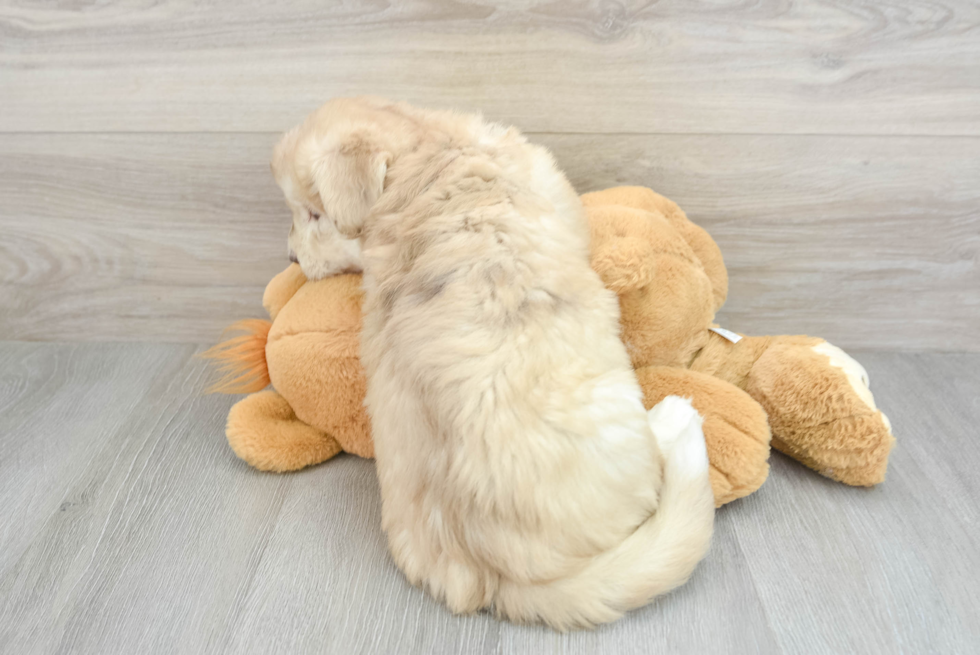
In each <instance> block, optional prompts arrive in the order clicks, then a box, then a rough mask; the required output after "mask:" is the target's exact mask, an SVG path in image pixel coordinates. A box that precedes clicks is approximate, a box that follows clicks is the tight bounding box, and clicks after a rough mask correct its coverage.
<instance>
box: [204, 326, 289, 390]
mask: <svg viewBox="0 0 980 655" xmlns="http://www.w3.org/2000/svg"><path fill="white" fill-rule="evenodd" d="M270 328H272V323H270V322H269V321H265V320H262V319H257V318H253V319H247V320H244V321H238V322H237V323H233V324H231V325H229V326H228V327H227V329H225V334H227V333H229V332H241V333H242V334H239V335H238V336H237V337H232V338H230V339H226V340H224V341H222V342H221V343H219V344H217V345H215V346H212V347H211V348H209V349H208V350H206V351H204V352H203V353H201V355H200V356H201V357H203V358H205V359H209V360H211V362H212V364H213V366H214V369H215V371H216V373H217V374H218V376H219V377H218V380H217V381H216V382H215V383H214V384H212V385H211V386H210V387H208V388H207V389H206V391H205V392H206V393H254V392H256V391H261V390H262V389H265V388H266V387H267V386H269V366H268V364H267V363H266V360H265V344H266V342H267V341H268V340H269V329H270Z"/></svg>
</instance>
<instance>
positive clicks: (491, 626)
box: [0, 342, 980, 655]
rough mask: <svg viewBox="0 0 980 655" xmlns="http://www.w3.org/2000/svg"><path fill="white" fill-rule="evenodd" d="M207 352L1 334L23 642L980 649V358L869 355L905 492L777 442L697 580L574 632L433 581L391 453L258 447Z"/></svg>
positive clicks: (2, 446)
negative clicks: (377, 461) (394, 503)
mask: <svg viewBox="0 0 980 655" xmlns="http://www.w3.org/2000/svg"><path fill="white" fill-rule="evenodd" d="M199 350H200V348H198V347H196V346H194V345H151V344H115V345H108V344H70V345H69V344H28V343H17V342H8V343H2V344H0V652H3V653H12V654H13V653H16V654H18V655H20V654H28V653H68V652H78V653H137V652H139V653H175V652H177V653H205V652H207V653H211V652H217V653H224V652H227V653H242V652H250V653H303V652H328V653H394V652H399V653H407V652H412V653H545V652H556V653H558V652H560V653H596V652H608V653H622V654H629V653H651V652H656V653H672V652H688V653H690V652H718V653H725V652H728V653H752V652H762V653H807V654H812V653H844V652H853V653H916V654H919V653H969V652H978V650H980V627H978V622H977V620H976V617H977V616H980V521H978V518H980V516H978V509H977V500H978V498H980V476H978V475H977V470H978V468H980V442H978V430H977V424H978V422H980V377H978V375H977V371H978V370H980V355H977V354H973V355H958V354H918V355H916V354H888V353H857V354H858V356H859V358H860V359H861V361H862V362H863V363H864V364H865V365H866V367H867V368H868V370H869V372H870V373H871V377H872V380H873V383H874V390H875V391H876V397H877V399H878V401H879V403H880V405H881V406H882V407H883V409H884V410H885V411H886V412H887V413H888V414H889V415H890V416H891V418H892V421H893V423H894V425H895V428H896V435H897V438H898V446H897V447H896V449H895V452H894V455H893V457H892V463H891V468H890V471H889V475H888V480H887V481H886V482H885V483H884V484H883V485H881V486H880V487H878V488H875V489H871V490H865V489H852V488H848V487H844V486H841V485H839V484H836V483H833V482H830V481H828V480H826V479H823V478H821V477H819V476H817V475H815V474H813V473H811V472H809V471H807V470H805V469H803V468H801V467H800V466H798V465H796V464H795V463H793V462H791V461H789V460H787V459H785V458H783V457H781V456H779V455H777V454H774V455H773V462H772V463H773V466H772V474H771V476H770V479H769V481H768V482H767V483H766V484H765V485H764V486H763V487H762V489H761V490H760V491H759V492H757V493H756V494H754V495H753V496H751V497H749V498H747V499H744V500H742V501H739V502H736V503H734V504H733V505H731V506H729V507H727V508H725V509H723V510H721V511H720V512H719V513H718V519H717V530H716V536H715V539H714V543H713V546H712V550H711V553H710V555H709V556H708V558H707V559H706V560H705V562H704V563H703V564H702V565H701V566H700V567H699V568H698V570H697V572H696V573H695V575H694V577H693V579H692V580H691V582H690V583H689V584H687V585H686V586H684V587H682V588H681V589H679V590H678V591H676V592H674V593H672V594H670V595H668V596H666V597H663V598H661V599H659V600H658V601H657V602H656V603H654V604H653V605H651V606H649V607H646V608H644V609H641V610H638V611H635V612H633V613H631V614H629V615H628V616H627V617H625V618H624V619H623V620H621V621H619V622H618V623H615V624H613V625H610V626H606V627H603V628H601V629H599V630H597V631H595V632H579V633H571V634H565V635H559V634H556V633H553V632H551V631H549V630H547V629H544V628H540V627H517V626H513V625H510V624H504V623H498V622H497V621H495V620H494V619H492V618H491V617H489V616H487V615H477V616H468V617H458V616H452V615H450V614H449V613H448V612H446V611H445V610H444V609H443V608H442V607H441V606H439V605H437V604H436V603H434V602H433V601H432V600H431V599H430V598H428V597H427V596H426V595H424V594H423V593H422V592H420V591H418V590H416V589H414V588H412V587H410V586H409V585H408V584H407V583H406V582H405V581H404V579H403V578H402V577H401V576H400V575H399V573H398V571H397V570H396V569H395V568H394V566H393V564H392V563H391V561H390V560H389V558H388V555H387V553H386V550H385V546H384V541H383V537H382V534H381V532H380V530H379V525H378V524H379V498H378V490H377V486H376V482H375V478H374V469H373V466H372V463H371V462H370V461H364V460H359V459H356V458H353V457H342V458H339V459H337V460H335V461H333V462H329V463H327V464H325V465H323V466H320V467H317V468H314V469H311V470H307V471H303V472H301V473H296V474H291V475H285V476H279V475H270V474H262V473H258V472H256V471H254V470H251V469H249V468H248V467H247V466H245V465H244V464H242V463H241V462H240V461H238V460H237V459H236V458H235V457H234V455H233V454H232V453H231V451H230V450H229V449H228V448H227V446H226V444H225V442H224V437H223V426H224V418H225V414H226V412H227V410H228V408H229V406H230V405H231V404H232V403H233V402H234V398H229V397H221V396H202V395H201V390H202V387H203V385H204V383H205V382H206V372H205V369H204V366H203V364H202V362H201V361H200V360H197V359H194V358H193V355H194V353H195V352H197V351H199Z"/></svg>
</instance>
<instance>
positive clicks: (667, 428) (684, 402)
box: [647, 396, 704, 457]
mask: <svg viewBox="0 0 980 655" xmlns="http://www.w3.org/2000/svg"><path fill="white" fill-rule="evenodd" d="M647 418H648V420H649V421H650V429H651V430H653V435H654V436H655V437H656V438H657V445H658V446H660V452H661V453H662V454H663V455H664V457H667V456H669V455H670V454H671V453H672V452H673V451H674V449H675V448H677V447H679V446H681V445H682V444H683V443H684V442H685V441H689V440H691V438H692V437H691V434H692V432H693V433H694V434H695V436H700V439H701V447H702V448H704V435H703V434H702V432H701V423H702V419H701V415H700V414H698V411H697V410H696V409H694V407H693V406H692V405H691V401H690V400H688V399H687V398H681V397H680V396H667V397H666V398H664V399H663V400H661V401H660V402H659V403H657V404H656V405H654V406H653V407H652V408H651V409H650V411H649V412H648V413H647Z"/></svg>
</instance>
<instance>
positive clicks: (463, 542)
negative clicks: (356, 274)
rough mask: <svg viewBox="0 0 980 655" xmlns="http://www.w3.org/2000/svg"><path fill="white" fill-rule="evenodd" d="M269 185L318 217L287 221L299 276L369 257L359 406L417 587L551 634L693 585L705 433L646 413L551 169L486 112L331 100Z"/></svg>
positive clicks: (575, 212)
mask: <svg viewBox="0 0 980 655" xmlns="http://www.w3.org/2000/svg"><path fill="white" fill-rule="evenodd" d="M273 168H274V171H275V173H276V178H277V180H279V183H280V185H281V186H282V188H283V190H284V192H285V193H286V195H287V201H288V202H289V203H290V205H291V206H292V207H293V208H294V210H295V208H296V207H305V208H306V209H307V210H310V211H314V212H317V213H321V212H322V215H321V217H320V218H319V219H312V218H311V217H310V216H308V215H306V214H304V213H303V212H302V211H299V210H295V211H294V233H293V236H292V237H291V241H290V243H291V244H293V242H294V240H295V241H297V243H306V244H307V245H308V247H304V248H303V249H302V250H300V249H299V248H295V249H294V250H295V252H296V255H297V257H298V259H299V263H300V265H301V266H302V267H303V270H304V272H306V273H307V275H308V276H311V277H314V278H315V277H317V276H318V275H319V276H323V275H326V274H330V273H331V272H335V271H337V270H342V269H344V268H345V267H350V266H351V263H350V262H349V261H346V260H345V261H343V262H337V261H333V260H332V259H331V258H332V257H334V256H335V253H337V252H338V251H340V250H342V251H343V252H345V253H349V252H353V251H352V250H349V249H346V250H345V249H344V247H342V246H338V245H337V244H336V243H334V242H335V241H336V240H339V239H345V240H357V241H358V242H359V244H360V247H361V249H360V253H361V254H362V256H363V261H362V262H359V264H360V265H362V266H363V269H364V286H365V294H366V295H365V303H364V328H363V332H362V351H361V356H362V362H363V364H364V366H365V370H366V373H367V379H368V385H367V387H368V388H367V396H366V401H365V402H366V405H367V408H368V412H369V414H370V417H371V423H372V433H373V434H372V436H373V439H374V444H375V455H376V458H377V469H378V477H379V480H380V484H381V493H382V499H383V515H382V516H383V526H384V529H385V530H386V532H387V534H388V540H389V546H390V549H391V553H392V556H393V557H394V560H395V562H396V563H397V564H398V566H399V567H400V568H401V569H402V571H404V573H405V574H406V576H407V577H408V578H409V580H411V581H412V582H413V583H416V584H421V585H424V586H425V587H426V588H427V589H428V590H429V591H430V592H431V593H432V594H433V595H435V596H436V597H438V598H440V599H442V600H444V601H445V602H446V603H447V604H448V605H449V607H450V608H451V609H453V610H454V611H457V612H472V611H476V610H478V609H481V608H485V607H490V606H493V607H494V608H495V609H496V611H497V612H498V613H499V614H501V615H503V616H505V617H508V618H510V619H512V620H517V621H535V620H541V621H544V622H545V623H548V624H549V625H552V626H554V627H556V628H559V629H567V628H572V627H579V626H591V625H594V624H596V623H600V622H604V621H610V620H613V619H615V618H616V617H618V616H619V615H621V614H622V613H623V612H624V611H626V610H628V609H630V608H633V607H637V606H639V605H642V604H644V603H646V602H648V601H649V600H650V599H651V598H652V597H653V596H655V595H657V594H660V593H663V592H665V591H667V590H669V589H671V588H673V587H676V586H677V585H679V584H681V583H683V582H684V581H685V580H686V579H687V577H688V576H689V575H690V573H691V571H692V570H693V569H694V567H695V565H696V564H697V562H698V561H699V560H700V559H701V558H702V557H703V555H704V554H705V552H706V550H707V547H708V543H709V541H710V535H711V531H712V522H713V511H714V510H713V504H714V502H713V496H712V492H711V487H710V484H709V479H708V468H707V458H706V455H705V453H704V440H703V435H702V433H701V429H700V417H698V415H697V413H696V412H695V411H694V410H693V409H692V408H691V407H690V404H689V403H687V402H686V401H682V400H680V399H677V398H667V399H665V400H664V401H663V402H662V403H661V404H660V405H658V406H657V407H655V408H654V409H653V410H651V413H650V415H649V416H648V414H647V412H646V411H645V410H644V407H643V403H642V392H641V390H640V386H639V384H638V383H637V379H636V375H635V374H634V372H633V369H632V366H631V362H630V358H629V356H628V355H627V352H626V349H625V347H624V345H623V344H622V342H621V341H620V338H619V332H620V327H619V305H618V301H617V297H616V296H615V294H614V293H612V292H611V291H609V290H607V289H606V288H605V287H604V286H603V284H602V281H601V280H600V278H599V276H598V275H597V274H596V273H595V272H593V270H592V268H591V267H590V265H589V236H588V228H587V225H586V222H585V218H584V214H583V210H582V206H581V203H580V201H579V199H578V197H577V195H576V194H575V192H574V190H573V189H572V188H571V186H570V185H569V184H568V182H567V180H566V179H565V177H564V175H563V174H562V173H561V172H560V171H559V170H558V169H557V167H556V166H555V164H554V161H553V159H552V157H551V155H550V153H548V152H547V151H546V150H545V149H543V148H540V147H537V146H533V145H530V144H528V143H527V142H526V140H525V139H524V137H523V136H522V135H521V134H520V133H519V132H517V131H516V130H514V129H512V128H511V129H508V128H504V127H501V126H499V125H493V124H488V123H486V122H484V121H483V120H482V119H481V118H480V117H479V116H471V115H462V114H455V113H451V112H433V111H424V110H419V109H416V108H413V107H410V106H407V105H404V104H391V103H387V102H385V101H383V100H379V99H373V98H367V99H353V100H347V99H341V100H335V101H332V102H330V103H328V104H327V105H325V106H324V107H323V108H321V109H320V110H319V111H318V112H317V113H316V114H314V115H313V116H311V117H310V118H309V119H308V120H307V122H306V123H304V124H303V125H302V126H300V127H299V128H297V129H296V130H294V131H293V132H291V133H289V134H287V135H286V136H285V137H284V139H283V141H282V142H281V143H280V145H279V146H278V147H277V151H276V156H275V158H274V164H273ZM327 221H329V222H330V223H331V225H332V226H333V228H335V230H336V234H334V233H332V232H331V231H330V229H328V228H327V227H326V226H325V225H324V223H325V222H327ZM297 232H300V233H302V235H304V236H302V237H296V233H297ZM304 239H305V241H304ZM342 259H343V258H342ZM311 273H312V274H313V275H311ZM655 434H656V438H654V435H655ZM658 441H659V444H660V445H659V446H658ZM661 451H662V452H661Z"/></svg>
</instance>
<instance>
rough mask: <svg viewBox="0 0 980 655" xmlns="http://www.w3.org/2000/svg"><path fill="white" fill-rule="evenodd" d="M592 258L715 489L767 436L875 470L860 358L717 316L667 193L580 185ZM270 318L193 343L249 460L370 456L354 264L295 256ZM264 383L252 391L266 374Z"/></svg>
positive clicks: (828, 462)
mask: <svg viewBox="0 0 980 655" xmlns="http://www.w3.org/2000/svg"><path fill="white" fill-rule="evenodd" d="M582 201H583V204H584V205H585V208H586V212H587V215H588V219H589V222H590V226H591V230H592V266H593V268H594V269H595V270H596V272H597V273H598V274H599V275H600V276H601V278H602V280H603V282H604V283H605V284H606V286H607V287H608V288H609V289H611V290H613V291H615V292H616V293H617V294H618V295H619V299H620V308H621V322H622V329H623V333H622V335H623V341H624V342H625V343H626V345H627V348H628V350H629V352H630V355H631V357H632V360H633V366H634V368H635V369H636V373H637V377H638V379H639V381H640V385H641V387H642V388H643V392H644V396H645V404H646V406H647V408H650V407H652V406H653V405H655V404H656V403H658V402H660V400H662V399H663V398H664V397H666V396H668V395H680V396H684V397H687V398H690V399H691V400H692V404H693V405H694V407H695V408H696V409H697V410H698V412H700V414H701V415H702V417H703V418H704V426H703V427H704V435H705V442H706V445H707V450H708V458H709V460H710V463H711V482H712V488H713V490H714V495H715V502H716V504H717V505H719V506H720V505H723V504H725V503H728V502H730V501H732V500H735V499H736V498H740V497H743V496H746V495H748V494H750V493H752V492H753V491H755V490H756V489H758V488H759V486H761V485H762V483H763V482H764V481H765V479H766V476H767V475H768V471H769V465H768V457H769V448H770V429H771V444H772V447H774V448H776V449H777V450H779V451H781V452H783V453H785V454H787V455H789V456H790V457H792V458H794V459H796V460H798V461H800V462H801V463H803V464H805V465H806V466H808V467H810V468H812V469H814V470H815V471H817V472H818V473H821V474H823V475H825V476H827V477H829V478H832V479H834V480H838V481H840V482H843V483H845V484H849V485H858V486H870V485H874V484H877V483H878V482H881V481H882V480H883V479H884V476H885V469H886V467H887V464H888V453H889V451H890V449H891V447H892V443H893V442H894V438H893V437H892V434H891V426H890V425H889V423H888V419H887V418H886V417H885V415H884V414H882V413H881V412H880V411H878V410H877V408H876V407H875V403H874V398H873V397H872V395H871V392H870V391H869V389H868V377H867V374H866V373H865V371H864V369H863V368H862V367H861V365H860V364H858V363H857V362H856V361H854V360H853V359H852V358H850V357H849V356H848V355H847V354H845V353H844V352H843V351H842V350H840V349H839V348H836V347H835V346H832V345H831V344H829V343H827V342H826V341H824V340H822V339H817V338H813V337H807V336H766V337H748V336H743V335H739V334H735V333H733V332H729V331H727V330H724V329H721V328H719V327H717V326H715V325H714V324H713V323H712V321H713V320H714V316H715V312H716V311H717V310H718V309H719V308H720V307H721V305H722V303H724V301H725V297H726V295H727V293H728V274H727V272H726V270H725V266H724V263H723V261H722V257H721V252H720V250H719V249H718V246H717V245H716V244H715V242H714V241H713V240H712V239H711V237H710V236H708V233H707V232H705V231H704V230H703V229H702V228H700V227H698V226H697V225H695V224H694V223H692V222H690V221H689V220H688V219H687V217H686V216H685V215H684V212H682V211H681V210H680V208H679V207H678V206H677V205H676V204H674V203H673V202H671V201H670V200H668V199H666V198H664V197H663V196H660V195H658V194H656V193H654V192H653V191H651V190H650V189H646V188H642V187H618V188H613V189H607V190H605V191H599V192H595V193H588V194H585V195H584V196H582ZM263 306H264V307H265V309H266V310H267V311H268V312H269V316H270V318H271V319H272V322H271V323H270V322H268V321H261V320H252V321H243V322H241V323H238V324H236V325H235V326H232V327H233V328H236V329H239V330H241V331H242V332H243V333H244V334H242V335H241V336H238V337H235V338H233V339H230V340H228V341H226V342H224V343H222V344H219V345H218V346H215V347H214V348H212V349H211V350H210V351H208V352H207V353H205V356H207V357H210V358H213V359H215V360H217V361H218V362H219V364H220V366H221V370H222V372H223V373H224V378H223V380H222V381H221V382H219V383H218V384H216V385H215V386H214V387H212V390H213V391H218V392H223V393H248V392H256V393H251V395H249V396H247V397H246V398H245V399H243V400H241V401H240V402H238V403H237V404H236V405H235V406H234V407H232V409H231V411H230V412H229V414H228V425H227V436H228V442H229V443H230V445H231V447H232V449H233V450H234V451H235V453H236V454H237V455H238V456H239V457H241V458H242V459H243V460H245V461H246V462H248V463H249V464H251V465H252V466H254V467H256V468H258V469H262V470H266V471H278V472H284V471H293V470H297V469H300V468H303V467H306V466H310V465H312V464H317V463H320V462H323V461H325V460H327V459H330V458H331V457H333V456H334V455H336V454H337V453H339V452H341V451H344V452H349V453H352V454H355V455H359V456H361V457H371V456H372V455H373V446H372V443H371V438H370V429H369V423H368V417H367V414H366V412H365V409H364V406H363V403H362V401H363V398H364V392H365V379H364V373H363V371H362V369H361V366H360V361H359V359H358V348H359V331H360V325H361V287H360V276H358V275H341V276H337V277H331V278H327V279H324V280H319V281H316V282H309V281H307V280H306V278H305V277H304V275H303V273H302V271H301V270H300V268H299V266H297V265H295V264H293V265H291V266H290V267H289V268H287V269H286V270H285V271H283V272H282V273H280V274H279V275H277V276H276V277H275V278H274V279H273V280H272V281H271V282H270V283H269V285H268V287H267V288H266V290H265V295H264V297H263ZM270 382H271V383H272V386H273V387H274V388H275V390H274V391H273V390H262V389H264V388H265V387H266V386H268V384H269V383H270Z"/></svg>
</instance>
